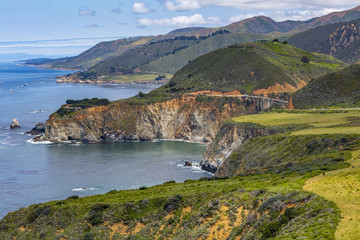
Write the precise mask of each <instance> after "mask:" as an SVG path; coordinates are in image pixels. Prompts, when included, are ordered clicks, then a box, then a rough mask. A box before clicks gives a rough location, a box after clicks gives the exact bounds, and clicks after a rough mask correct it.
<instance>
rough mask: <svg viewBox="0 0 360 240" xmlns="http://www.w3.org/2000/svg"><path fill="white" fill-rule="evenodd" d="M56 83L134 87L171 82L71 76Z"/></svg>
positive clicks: (61, 77) (62, 77)
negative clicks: (93, 78) (124, 80)
mask: <svg viewBox="0 0 360 240" xmlns="http://www.w3.org/2000/svg"><path fill="white" fill-rule="evenodd" d="M56 79H57V80H56V83H74V84H119V85H123V84H124V85H132V84H159V85H162V84H166V83H168V82H169V80H153V81H151V80H150V81H126V82H123V81H113V80H103V79H101V78H97V79H95V80H89V79H87V80H81V79H78V78H73V77H71V76H57V77H56Z"/></svg>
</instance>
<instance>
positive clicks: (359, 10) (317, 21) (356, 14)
mask: <svg viewBox="0 0 360 240" xmlns="http://www.w3.org/2000/svg"><path fill="white" fill-rule="evenodd" d="M359 18H360V6H357V7H355V8H352V9H349V10H345V11H341V12H332V13H329V14H327V15H325V16H322V17H317V18H313V19H310V20H308V21H305V22H304V23H303V24H300V25H298V26H296V27H295V28H294V29H293V30H292V32H293V33H296V32H303V31H305V30H308V29H310V28H314V27H318V26H323V25H327V24H332V23H339V22H347V21H352V20H356V19H359Z"/></svg>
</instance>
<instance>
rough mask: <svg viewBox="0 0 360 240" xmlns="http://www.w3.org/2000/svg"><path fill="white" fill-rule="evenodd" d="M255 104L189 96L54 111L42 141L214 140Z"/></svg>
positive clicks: (230, 99)
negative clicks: (230, 120)
mask: <svg viewBox="0 0 360 240" xmlns="http://www.w3.org/2000/svg"><path fill="white" fill-rule="evenodd" d="M255 112H256V109H255V107H254V106H253V104H251V103H250V104H249V103H247V102H244V101H241V100H239V99H234V98H216V97H214V98H211V97H207V98H205V99H204V98H199V97H196V96H186V95H183V96H181V97H178V98H175V99H172V100H168V101H164V102H159V103H152V104H130V103H129V102H126V101H125V102H121V101H119V102H114V103H112V104H110V105H107V106H97V107H91V108H87V109H84V110H81V111H77V112H74V113H71V114H67V115H65V116H63V117H61V116H59V115H58V114H56V113H54V114H52V115H51V116H50V118H49V120H48V121H47V122H46V127H45V134H44V135H42V136H41V137H38V138H36V140H38V141H43V140H46V141H52V142H60V141H69V140H75V141H86V142H99V141H121V140H131V141H139V140H140V141H149V140H153V139H182V140H190V141H194V142H209V141H212V140H213V139H214V138H215V136H216V134H217V132H218V130H219V129H220V127H221V126H222V124H223V123H224V122H225V121H227V120H228V119H230V118H232V117H234V116H239V115H244V114H251V113H255Z"/></svg>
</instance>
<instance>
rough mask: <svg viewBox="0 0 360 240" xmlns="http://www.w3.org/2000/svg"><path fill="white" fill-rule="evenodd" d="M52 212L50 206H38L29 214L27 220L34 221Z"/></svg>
mask: <svg viewBox="0 0 360 240" xmlns="http://www.w3.org/2000/svg"><path fill="white" fill-rule="evenodd" d="M50 212H51V210H50V206H44V207H37V208H35V209H34V210H33V211H32V212H31V213H30V214H29V215H28V216H27V220H28V222H30V223H32V222H34V221H35V220H36V219H38V218H39V217H40V216H47V215H49V214H50Z"/></svg>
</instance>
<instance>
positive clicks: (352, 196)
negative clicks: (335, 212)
mask: <svg viewBox="0 0 360 240" xmlns="http://www.w3.org/2000/svg"><path fill="white" fill-rule="evenodd" d="M352 155H353V157H352V159H351V160H350V161H349V162H350V163H351V165H352V166H353V167H352V168H345V169H341V170H336V171H333V172H329V173H326V175H320V176H317V177H314V178H311V179H309V180H308V181H307V182H306V185H305V186H304V189H305V190H306V191H310V192H314V193H316V194H318V195H320V196H322V197H324V198H326V199H329V200H331V201H333V202H335V203H336V205H337V206H338V207H339V208H340V210H341V217H342V218H341V221H340V224H339V227H338V229H337V231H336V233H335V238H336V239H339V240H350V239H354V240H355V239H360V228H359V225H360V205H359V199H360V184H359V176H360V158H359V157H360V151H359V150H358V151H354V152H352Z"/></svg>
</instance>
